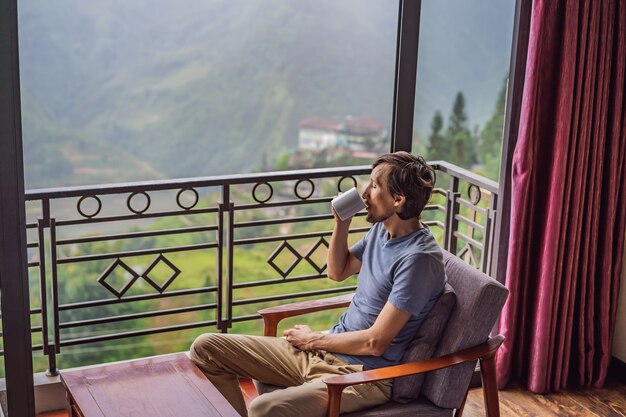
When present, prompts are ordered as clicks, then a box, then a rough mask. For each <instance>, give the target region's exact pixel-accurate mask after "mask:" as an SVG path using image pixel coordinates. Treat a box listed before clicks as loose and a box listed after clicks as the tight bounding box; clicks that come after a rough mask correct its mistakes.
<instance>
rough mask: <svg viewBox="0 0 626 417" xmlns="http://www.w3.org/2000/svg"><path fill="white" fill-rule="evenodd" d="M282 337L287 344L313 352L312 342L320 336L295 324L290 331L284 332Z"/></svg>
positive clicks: (308, 328)
mask: <svg viewBox="0 0 626 417" xmlns="http://www.w3.org/2000/svg"><path fill="white" fill-rule="evenodd" d="M283 336H285V339H286V340H287V342H289V343H290V344H291V345H292V346H294V347H297V348H298V349H300V350H313V349H315V346H314V342H315V340H317V338H318V336H320V334H319V333H317V332H314V331H313V330H311V328H310V327H309V326H307V325H305V324H296V325H295V326H294V327H293V328H292V329H287V330H285V331H284V332H283Z"/></svg>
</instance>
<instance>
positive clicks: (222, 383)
mask: <svg viewBox="0 0 626 417" xmlns="http://www.w3.org/2000/svg"><path fill="white" fill-rule="evenodd" d="M191 359H192V360H193V362H194V363H195V364H196V365H197V366H198V367H199V368H200V369H201V370H202V372H204V374H205V375H206V376H207V377H208V378H209V380H210V381H211V382H212V383H213V385H215V387H216V388H217V389H218V390H219V391H220V392H221V393H222V395H223V396H224V397H225V398H226V399H227V400H228V401H229V402H230V403H231V404H232V405H233V407H235V409H236V410H237V411H238V412H239V414H241V415H242V416H248V415H250V417H261V416H264V417H309V416H310V417H323V416H325V415H326V404H327V402H328V393H327V391H326V384H324V383H323V382H322V379H323V378H326V377H329V376H333V375H345V374H349V373H352V372H359V371H361V370H362V369H363V366H361V365H348V364H346V363H345V362H343V361H342V360H340V359H339V358H337V357H336V356H335V355H333V354H331V353H327V352H324V351H312V352H304V351H301V350H299V349H297V348H295V347H293V346H291V345H290V344H289V343H288V342H287V341H286V340H284V339H282V338H276V337H261V336H246V335H235V334H214V333H206V334H203V335H201V336H199V337H198V338H197V339H196V340H195V341H194V342H193V344H192V346H191ZM238 377H243V378H252V379H256V380H257V381H260V382H263V383H265V384H272V385H278V386H281V387H286V388H285V389H279V390H276V391H273V392H270V393H267V394H263V395H260V396H258V397H257V398H255V399H254V400H253V401H252V403H251V404H250V410H249V411H248V410H247V409H246V404H245V402H244V399H243V395H242V393H241V389H240V388H239V381H238ZM390 398H391V381H382V382H378V383H373V384H363V385H355V386H352V387H348V388H346V389H345V390H344V391H343V394H342V397H341V412H342V413H349V412H353V411H358V410H361V409H364V408H369V407H373V406H375V405H379V404H384V403H386V402H387V401H389V399H390Z"/></svg>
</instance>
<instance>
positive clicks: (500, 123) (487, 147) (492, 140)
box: [478, 77, 508, 181]
mask: <svg viewBox="0 0 626 417" xmlns="http://www.w3.org/2000/svg"><path fill="white" fill-rule="evenodd" d="M507 83H508V77H505V79H504V83H503V84H502V89H501V90H500V94H498V101H497V102H496V106H495V109H494V110H493V114H492V115H491V118H490V119H489V120H488V121H487V123H485V127H484V128H483V130H482V132H481V135H480V136H481V140H480V145H479V147H478V149H479V153H480V159H481V162H482V163H483V165H484V166H485V175H486V176H487V177H489V178H491V179H493V180H496V181H497V180H498V177H499V173H500V156H501V153H502V136H503V135H504V107H505V105H506V86H507Z"/></svg>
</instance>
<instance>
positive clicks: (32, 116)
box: [22, 89, 165, 189]
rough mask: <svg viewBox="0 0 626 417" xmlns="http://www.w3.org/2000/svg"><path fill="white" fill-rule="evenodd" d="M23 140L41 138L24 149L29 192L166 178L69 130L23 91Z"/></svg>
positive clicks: (29, 94) (26, 181)
mask: <svg viewBox="0 0 626 417" xmlns="http://www.w3.org/2000/svg"><path fill="white" fill-rule="evenodd" d="M22 126H23V128H22V133H23V136H24V138H42V139H41V140H39V141H37V142H36V143H32V142H30V143H28V142H27V143H26V146H25V149H24V166H25V169H24V171H25V183H26V186H27V188H29V189H32V188H48V187H55V186H65V185H80V184H101V183H113V182H119V181H136V180H140V179H145V178H152V179H159V178H165V176H164V175H163V173H161V172H158V171H156V170H155V169H153V168H152V167H150V166H149V165H148V164H147V163H145V162H143V161H142V160H140V159H138V158H136V157H134V156H132V155H129V154H128V152H126V151H124V150H121V149H119V148H118V147H116V146H113V145H111V144H107V143H104V142H102V141H100V140H98V139H97V138H95V137H90V136H86V135H84V134H82V133H80V132H77V131H73V130H71V129H68V128H66V127H64V126H63V125H61V124H60V123H58V122H57V121H55V120H54V117H53V116H52V115H51V114H50V113H49V112H48V111H47V110H46V109H45V107H44V106H43V105H42V104H41V103H39V102H38V101H37V99H36V97H35V96H34V95H33V94H32V93H31V92H30V91H28V90H27V89H22Z"/></svg>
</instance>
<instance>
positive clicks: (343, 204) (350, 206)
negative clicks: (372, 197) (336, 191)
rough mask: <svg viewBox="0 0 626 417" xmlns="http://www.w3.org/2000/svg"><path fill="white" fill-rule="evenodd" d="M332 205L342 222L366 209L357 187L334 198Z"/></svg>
mask: <svg viewBox="0 0 626 417" xmlns="http://www.w3.org/2000/svg"><path fill="white" fill-rule="evenodd" d="M330 204H331V205H332V206H333V208H334V209H335V212H337V215H338V216H339V218H340V219H341V220H346V219H349V218H350V217H352V216H354V215H355V214H357V213H358V212H359V211H361V210H363V209H364V208H365V203H364V202H363V199H362V198H361V195H360V194H359V191H358V190H357V189H356V188H355V187H352V188H350V189H349V190H348V191H346V192H345V193H343V194H341V195H338V196H337V197H335V198H333V200H332V201H331V202H330Z"/></svg>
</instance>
